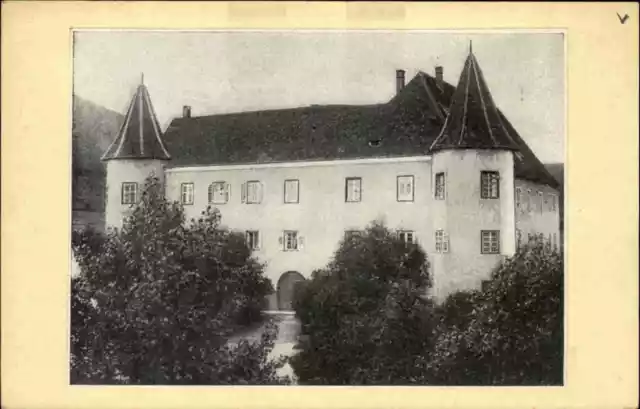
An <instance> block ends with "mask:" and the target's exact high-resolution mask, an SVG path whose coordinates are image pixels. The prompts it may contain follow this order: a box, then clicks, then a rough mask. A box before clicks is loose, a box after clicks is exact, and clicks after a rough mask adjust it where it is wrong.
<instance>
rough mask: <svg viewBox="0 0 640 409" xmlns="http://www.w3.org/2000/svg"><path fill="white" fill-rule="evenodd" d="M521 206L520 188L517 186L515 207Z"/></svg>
mask: <svg viewBox="0 0 640 409" xmlns="http://www.w3.org/2000/svg"><path fill="white" fill-rule="evenodd" d="M520 206H522V189H520V188H519V187H517V188H516V208H518V209H519V208H520Z"/></svg>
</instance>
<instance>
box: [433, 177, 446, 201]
mask: <svg viewBox="0 0 640 409" xmlns="http://www.w3.org/2000/svg"><path fill="white" fill-rule="evenodd" d="M444 183H445V178H444V172H440V173H436V181H435V190H434V197H435V198H436V199H437V200H444V195H445V184H444Z"/></svg>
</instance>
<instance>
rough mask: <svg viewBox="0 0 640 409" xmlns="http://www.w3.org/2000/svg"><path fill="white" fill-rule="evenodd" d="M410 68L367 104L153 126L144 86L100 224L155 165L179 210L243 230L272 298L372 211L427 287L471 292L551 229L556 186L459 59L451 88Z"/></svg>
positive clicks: (112, 157)
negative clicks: (425, 260)
mask: <svg viewBox="0 0 640 409" xmlns="http://www.w3.org/2000/svg"><path fill="white" fill-rule="evenodd" d="M442 77H443V71H442V67H436V70H435V76H430V75H428V74H425V73H423V72H420V73H418V74H417V75H416V76H415V77H414V78H413V79H412V80H411V81H410V82H409V83H408V84H406V85H405V79H404V71H402V70H398V71H397V72H396V85H397V93H396V95H395V96H394V97H393V98H392V99H391V100H390V101H389V102H387V103H384V104H377V105H366V106H346V105H341V106H338V105H335V106H310V107H301V108H294V109H281V110H268V111H258V112H243V113H235V114H223V115H211V116H202V117H192V116H191V112H190V111H191V109H190V107H188V106H185V107H184V109H183V116H182V117H181V118H176V119H174V120H173V121H172V122H171V124H170V125H169V127H168V128H167V130H166V131H165V132H164V135H163V132H162V131H161V128H160V126H159V124H158V121H157V119H156V115H155V113H154V110H153V107H152V105H151V98H150V97H149V92H148V90H147V88H146V86H145V85H144V84H140V86H139V87H138V89H137V91H136V94H135V95H134V97H133V99H132V101H131V104H130V106H129V109H128V112H127V114H126V118H125V121H124V124H123V126H122V128H121V130H120V132H119V134H118V135H117V137H116V139H115V140H114V142H113V143H112V144H111V146H110V147H109V148H108V150H107V151H106V152H105V154H104V156H103V160H104V161H106V166H107V196H106V214H105V219H106V225H107V226H113V227H118V226H120V225H121V223H122V220H123V217H124V216H125V215H126V214H127V213H128V212H129V211H130V209H131V205H132V204H133V203H135V202H136V201H137V200H138V198H139V194H140V189H141V187H142V186H143V183H144V181H145V179H146V177H147V176H149V175H150V174H151V173H152V172H153V173H155V175H156V176H159V177H160V178H161V180H162V181H163V183H164V186H165V192H166V197H167V198H168V199H170V200H178V201H180V202H181V203H182V204H183V205H184V209H185V213H186V216H187V217H188V218H191V217H197V216H198V215H200V213H201V212H202V211H203V210H204V209H205V208H206V207H207V206H208V205H212V206H214V207H216V208H218V209H219V211H220V212H221V215H222V223H223V224H224V225H226V226H228V227H230V228H232V229H234V230H240V231H244V232H246V233H245V234H246V237H247V243H248V245H249V246H250V247H251V248H252V249H253V250H254V251H255V253H256V255H257V256H258V258H259V259H261V260H262V261H264V262H266V265H267V267H266V274H267V276H268V277H269V278H270V279H271V280H272V282H273V284H274V288H276V289H277V291H276V293H275V294H274V295H273V296H272V297H270V300H269V303H270V309H276V308H278V309H284V310H288V309H291V297H292V288H293V284H294V283H295V282H297V281H299V280H302V279H303V278H305V277H309V276H310V275H311V273H312V271H313V270H315V269H318V268H321V267H323V266H325V265H326V264H327V262H328V261H329V260H330V258H331V257H332V255H333V253H334V251H335V250H336V249H337V246H338V244H339V242H340V240H341V239H342V238H343V237H344V236H345V234H351V233H352V232H357V231H359V230H362V229H363V228H365V227H366V226H367V225H368V224H369V223H370V222H372V221H373V220H374V219H381V218H382V219H383V220H384V221H385V222H386V225H387V227H389V228H392V229H397V230H399V231H400V232H399V234H400V237H401V238H403V239H404V240H408V241H417V242H418V243H419V244H420V245H421V246H422V247H423V248H424V249H425V251H426V252H427V254H428V257H429V260H430V263H431V272H432V276H433V289H432V292H433V295H434V296H435V297H436V298H437V299H442V298H443V297H445V296H446V295H447V294H450V293H451V292H453V291H455V290H463V289H473V288H480V286H481V285H482V282H483V281H484V280H486V279H487V278H489V275H490V273H491V270H492V269H493V267H495V266H496V265H497V264H498V263H499V262H500V261H501V260H502V259H503V258H504V257H506V256H510V255H512V254H513V253H514V252H515V250H516V247H517V246H518V245H519V243H523V242H525V241H526V240H527V238H528V237H530V236H531V235H533V234H536V235H543V237H544V238H545V239H546V240H548V241H549V242H550V243H551V244H552V245H553V246H558V245H559V243H558V238H559V235H560V234H559V209H558V207H559V206H558V203H559V197H558V195H559V190H558V188H559V185H558V182H557V181H556V180H555V179H554V178H553V177H552V176H551V175H550V174H549V173H548V172H547V170H546V169H545V167H544V166H543V165H542V163H541V162H540V161H539V160H538V159H537V158H536V156H535V155H534V154H533V152H532V151H531V150H530V149H529V148H528V146H527V144H526V143H525V142H524V141H523V139H522V138H521V137H520V135H518V133H517V131H516V130H515V129H514V128H513V126H512V125H511V124H510V123H509V121H508V120H507V118H506V117H505V116H504V115H503V114H502V113H501V111H500V110H499V109H498V108H497V107H496V105H495V103H494V101H493V98H492V97H491V93H490V92H489V89H488V87H487V84H486V82H485V79H484V77H483V74H482V71H481V69H480V66H479V65H478V62H477V60H476V58H475V56H474V55H473V53H472V52H471V50H470V52H469V55H468V57H467V59H466V62H465V64H464V67H463V70H462V73H461V74H460V79H459V81H458V84H457V87H454V86H452V85H450V84H448V83H446V82H445V81H444V80H443V78H442Z"/></svg>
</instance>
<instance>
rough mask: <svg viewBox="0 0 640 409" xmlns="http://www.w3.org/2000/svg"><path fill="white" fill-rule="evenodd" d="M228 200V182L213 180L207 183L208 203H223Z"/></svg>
mask: <svg viewBox="0 0 640 409" xmlns="http://www.w3.org/2000/svg"><path fill="white" fill-rule="evenodd" d="M228 201H229V184H228V183H226V182H213V183H212V184H210V185H209V203H213V204H225V203H227V202H228Z"/></svg>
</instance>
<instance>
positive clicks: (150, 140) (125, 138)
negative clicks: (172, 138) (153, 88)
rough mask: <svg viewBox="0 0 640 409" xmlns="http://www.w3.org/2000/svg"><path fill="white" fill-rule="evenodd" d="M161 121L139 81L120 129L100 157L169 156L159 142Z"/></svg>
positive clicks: (149, 157) (160, 141)
mask: <svg viewBox="0 0 640 409" xmlns="http://www.w3.org/2000/svg"><path fill="white" fill-rule="evenodd" d="M161 133H162V131H161V130H160V124H159V123H158V119H157V117H156V114H155V112H154V110H153V106H152V105H151V98H150V97H149V91H148V90H147V87H146V86H145V85H144V84H142V83H141V84H140V85H139V86H138V89H137V90H136V93H135V95H134V96H133V98H132V99H131V103H130V104H129V109H128V110H127V115H126V116H125V119H124V122H123V124H122V127H121V128H120V132H118V136H117V137H116V139H115V140H114V141H113V142H112V143H111V145H109V148H107V151H106V152H105V153H104V155H103V156H102V160H111V159H162V160H168V159H170V158H171V157H170V155H169V152H168V151H167V148H166V147H165V146H164V143H163V142H162V134H161Z"/></svg>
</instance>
